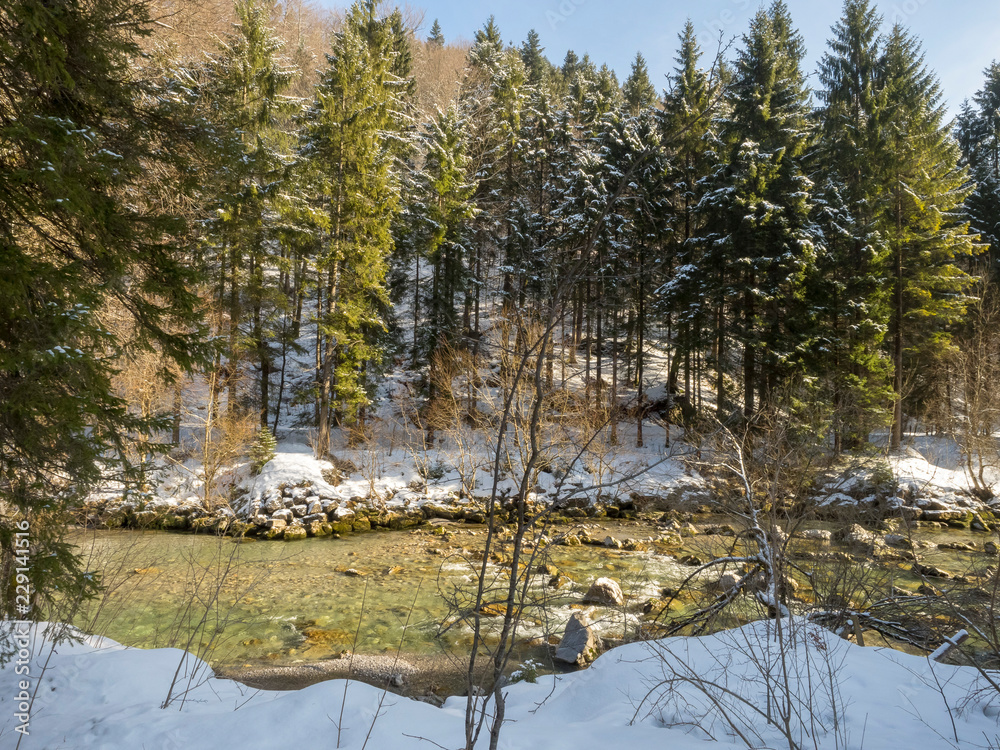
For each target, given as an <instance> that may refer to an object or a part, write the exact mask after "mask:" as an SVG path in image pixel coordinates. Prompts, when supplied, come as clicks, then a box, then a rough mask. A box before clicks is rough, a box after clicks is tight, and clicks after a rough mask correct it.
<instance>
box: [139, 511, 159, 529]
mask: <svg viewBox="0 0 1000 750" xmlns="http://www.w3.org/2000/svg"><path fill="white" fill-rule="evenodd" d="M135 526H136V528H138V529H159V528H162V527H163V514H162V513H157V512H156V511H153V510H140V511H139V512H138V513H136V514H135Z"/></svg>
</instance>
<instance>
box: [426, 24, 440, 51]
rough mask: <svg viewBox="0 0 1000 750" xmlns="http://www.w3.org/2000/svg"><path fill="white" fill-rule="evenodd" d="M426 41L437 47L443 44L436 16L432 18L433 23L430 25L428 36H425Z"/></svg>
mask: <svg viewBox="0 0 1000 750" xmlns="http://www.w3.org/2000/svg"><path fill="white" fill-rule="evenodd" d="M427 43H428V44H435V45H437V46H438V47H443V46H444V34H443V33H442V31H441V24H440V23H438V20H437V19H436V18H435V19H434V25H433V26H431V33H430V36H428V37H427Z"/></svg>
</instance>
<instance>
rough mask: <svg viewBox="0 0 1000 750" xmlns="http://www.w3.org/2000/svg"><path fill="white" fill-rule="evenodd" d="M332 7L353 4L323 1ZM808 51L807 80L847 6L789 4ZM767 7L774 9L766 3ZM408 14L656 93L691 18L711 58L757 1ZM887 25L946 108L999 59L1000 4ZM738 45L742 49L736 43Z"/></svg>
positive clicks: (553, 2)
mask: <svg viewBox="0 0 1000 750" xmlns="http://www.w3.org/2000/svg"><path fill="white" fill-rule="evenodd" d="M322 1H323V2H324V4H326V5H337V6H343V5H346V4H347V2H339V1H337V0H322ZM786 1H787V3H788V7H789V9H790V11H791V13H792V16H793V18H794V19H795V22H796V25H797V26H798V29H799V31H800V32H801V33H802V35H803V36H804V37H805V42H806V46H807V49H808V58H807V61H808V62H807V72H812V70H814V69H815V63H816V61H817V60H818V59H819V58H820V56H821V55H822V54H823V52H824V50H825V48H826V41H827V39H828V38H829V36H830V27H831V26H832V25H833V24H834V23H835V22H836V20H837V18H838V17H839V15H840V11H841V8H842V3H841V2H839V1H837V2H826V1H824V0H786ZM768 2H769V0H768ZM409 4H410V6H411V7H413V8H419V9H423V10H424V11H426V15H425V20H424V26H423V29H422V33H423V35H425V36H426V34H427V31H428V29H430V26H431V24H432V23H433V22H434V19H435V18H437V19H439V21H440V23H441V27H442V30H443V32H444V35H445V38H446V39H456V38H459V37H462V38H465V39H471V38H472V36H473V34H474V33H475V31H476V29H478V28H480V27H481V26H482V25H483V23H484V22H485V21H486V19H487V18H488V17H489V16H490V15H494V16H495V17H496V22H497V24H498V25H499V27H500V30H501V32H502V33H503V36H504V41H507V42H513V43H516V44H518V45H520V43H521V42H522V41H523V40H524V38H525V37H526V36H527V33H528V30H529V29H532V28H533V29H535V30H536V31H537V32H538V34H539V36H540V37H541V41H542V45H543V46H544V47H545V54H546V55H547V56H548V58H549V59H550V60H551V61H552V62H553V63H556V64H559V63H560V62H562V59H563V57H564V56H565V54H566V50H567V49H572V50H574V51H575V52H576V53H577V54H578V55H581V56H582V55H583V53H584V52H588V53H590V56H591V58H592V59H593V60H594V61H595V62H597V63H602V62H606V63H608V65H610V66H611V67H612V68H614V69H615V71H616V72H617V73H618V76H619V78H620V79H622V80H624V78H625V77H626V76H627V75H628V72H629V70H630V68H631V63H632V60H633V59H634V57H635V53H636V52H637V51H640V52H642V54H643V56H644V57H645V58H646V61H647V64H648V65H649V71H650V77H651V78H652V80H653V83H654V84H655V85H656V86H657V88H660V89H662V88H663V87H664V85H665V76H666V74H667V73H668V72H669V71H670V70H672V69H673V66H674V61H673V58H674V55H675V54H676V49H677V34H678V33H679V32H680V30H681V29H682V28H683V25H684V22H685V20H686V19H687V18H688V17H690V18H691V20H692V21H693V22H694V24H695V30H696V31H697V33H698V38H699V41H700V42H701V46H702V49H703V50H704V51H705V52H706V53H710V52H713V51H714V50H715V48H716V46H717V43H718V39H719V36H720V34H722V35H723V37H724V38H726V39H727V40H728V39H730V38H732V37H733V36H739V35H740V34H742V33H743V32H744V31H745V30H746V28H747V22H748V20H749V19H750V17H751V16H752V15H753V13H754V12H755V11H756V10H757V8H758V7H759V5H760V3H759V0H699V2H688V3H682V2H677V1H676V0H674V1H670V0H667V1H666V2H663V1H661V2H649V1H648V0H618V1H617V2H612V1H611V0H506V2H502V3H501V2H496V1H495V0H494V1H493V2H476V1H474V0H410V2H409ZM876 5H877V6H878V8H879V11H880V12H881V13H882V14H883V16H884V17H885V18H886V19H887V26H888V25H889V23H891V22H892V21H896V20H899V21H901V22H902V23H903V24H904V25H906V26H908V27H909V28H910V30H911V31H912V32H913V33H914V34H916V35H917V36H918V37H919V38H920V39H921V40H922V42H923V45H924V51H925V53H926V62H927V64H928V66H929V67H930V68H931V69H932V70H934V71H935V72H936V73H937V74H938V77H939V78H940V80H941V83H942V88H943V90H944V94H945V97H946V99H947V103H948V106H949V109H950V111H951V112H952V113H955V112H957V111H958V107H959V106H960V104H961V102H962V100H963V99H965V98H967V97H970V96H972V94H974V93H975V92H976V91H977V90H978V89H979V88H980V86H981V85H982V82H983V75H982V72H983V69H984V68H985V67H986V66H987V65H989V63H990V62H991V61H992V60H994V59H1000V2H998V1H997V0H960V1H959V2H948V1H947V0H881V1H879V2H876ZM737 43H738V42H737Z"/></svg>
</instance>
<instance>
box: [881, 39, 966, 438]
mask: <svg viewBox="0 0 1000 750" xmlns="http://www.w3.org/2000/svg"><path fill="white" fill-rule="evenodd" d="M880 77H881V81H880V82H881V87H882V90H883V93H884V96H885V101H886V105H885V106H886V112H885V115H884V125H883V127H884V128H885V135H886V137H885V144H886V147H885V154H886V166H885V168H886V177H887V188H888V190H887V192H886V194H885V195H884V197H883V202H882V206H881V208H882V229H883V231H884V233H885V235H886V239H887V242H888V245H889V249H890V252H891V259H892V260H891V263H892V265H891V272H890V276H889V278H890V280H891V283H892V288H893V299H892V313H891V323H890V331H891V343H892V349H891V358H892V362H893V392H894V408H893V421H892V432H891V436H890V448H891V449H893V450H896V449H898V448H899V447H900V445H901V442H902V435H903V400H904V397H905V395H906V394H905V393H904V385H905V384H906V381H907V380H913V381H914V385H915V387H914V391H913V395H912V396H911V399H910V400H911V403H912V405H913V407H914V408H915V409H917V408H924V409H926V403H924V402H925V400H927V399H929V398H930V397H931V396H932V395H933V394H934V393H935V391H938V397H939V398H940V397H941V395H942V394H941V393H940V390H943V388H940V385H941V384H940V381H939V380H937V379H936V378H935V373H938V372H940V369H941V368H938V367H935V366H934V365H935V364H936V362H937V361H938V360H940V358H941V357H942V355H943V354H944V353H945V352H946V351H947V348H948V346H949V345H950V338H951V337H950V333H949V327H950V326H952V325H953V324H954V323H956V322H957V321H958V320H959V319H960V318H961V316H962V315H964V313H965V309H966V306H967V305H968V303H969V301H970V300H969V298H968V297H967V296H966V292H967V290H968V288H969V286H970V285H971V283H972V281H973V279H972V277H970V276H969V275H968V274H967V273H966V272H965V271H964V270H962V269H961V268H959V266H958V265H957V264H956V259H957V258H958V257H961V256H967V255H970V254H972V252H973V238H972V236H971V235H970V234H969V233H968V225H967V224H966V223H965V221H964V219H960V218H958V216H957V215H956V209H957V208H958V206H960V205H961V204H962V202H963V201H964V200H965V198H966V196H967V195H968V193H969V190H968V189H967V188H966V185H967V183H968V174H967V172H966V170H965V169H963V168H960V167H959V161H960V151H959V148H958V144H957V143H956V141H955V140H954V138H953V137H952V136H951V133H950V132H949V129H948V127H947V126H946V124H945V119H944V117H945V109H944V105H943V103H942V101H941V92H940V87H939V86H938V83H937V80H936V78H935V77H934V75H933V74H932V73H930V72H929V71H928V70H927V69H926V67H925V66H924V61H923V54H922V52H921V50H920V45H919V43H918V42H917V41H916V40H915V39H914V38H913V37H911V36H910V35H909V34H908V33H907V32H906V31H904V30H903V29H902V28H901V27H900V26H898V25H897V26H896V27H894V28H893V30H892V32H891V33H890V34H889V36H888V38H887V40H886V44H885V51H884V53H883V56H882V62H881V66H880Z"/></svg>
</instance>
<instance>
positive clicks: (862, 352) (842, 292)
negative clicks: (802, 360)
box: [809, 0, 891, 452]
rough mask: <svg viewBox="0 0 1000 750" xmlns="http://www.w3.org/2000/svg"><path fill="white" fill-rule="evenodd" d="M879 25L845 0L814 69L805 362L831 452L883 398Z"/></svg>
mask: <svg viewBox="0 0 1000 750" xmlns="http://www.w3.org/2000/svg"><path fill="white" fill-rule="evenodd" d="M880 25H881V18H880V17H879V16H878V14H877V13H876V12H875V9H874V8H873V7H871V5H870V4H869V2H868V0H847V2H845V4H844V11H843V15H842V17H841V19H840V20H839V21H838V22H837V24H836V25H835V26H834V27H833V34H834V36H833V38H832V39H831V40H830V42H829V50H828V51H827V53H826V54H825V55H824V56H823V58H822V60H821V62H820V69H819V81H820V83H821V84H822V86H823V88H822V89H821V90H820V92H819V96H820V98H821V100H822V101H823V106H822V107H821V108H820V110H819V112H818V119H819V127H820V132H821V138H820V141H819V143H818V148H817V156H816V163H815V166H816V167H817V169H818V174H820V175H822V176H821V177H818V178H817V181H818V182H819V190H818V192H819V195H820V196H821V200H820V202H819V206H820V212H819V214H818V215H817V222H818V223H819V225H820V226H821V227H822V230H823V234H824V237H825V242H824V248H823V252H822V253H821V254H820V257H819V261H818V266H817V269H816V273H815V274H814V275H813V277H812V279H811V282H810V292H809V298H810V299H811V300H813V305H814V311H813V312H814V317H815V319H816V321H817V324H818V325H817V330H816V333H815V343H814V345H813V346H812V347H811V348H810V357H811V360H812V361H811V364H810V367H811V369H812V370H813V371H814V372H816V373H817V375H818V376H819V382H820V391H821V393H822V394H823V398H825V399H827V400H828V402H829V403H830V406H831V417H832V422H833V424H832V426H833V434H834V449H835V450H836V451H838V452H839V451H840V450H841V449H842V448H845V447H847V448H856V447H860V446H861V445H863V444H865V443H866V442H867V440H868V435H869V434H870V433H871V432H872V431H873V430H874V429H876V428H877V427H881V426H884V425H885V424H886V423H887V422H888V417H889V413H888V410H887V409H886V404H887V403H888V402H889V401H890V400H891V391H890V390H889V384H890V376H891V362H890V361H889V359H888V358H886V357H885V356H884V355H883V352H882V349H881V347H882V342H883V341H884V339H885V335H886V332H887V329H888V315H889V298H888V294H887V286H886V285H885V284H884V283H883V279H884V277H885V274H886V273H887V269H888V253H889V251H888V248H887V246H886V244H885V241H884V235H883V233H882V232H881V231H880V221H881V219H880V216H881V214H880V209H879V206H880V197H881V196H882V195H883V194H884V192H885V190H886V177H885V171H884V168H883V162H884V158H885V151H884V143H883V137H884V125H883V118H884V112H885V101H884V96H883V94H882V90H881V83H880V80H879V69H880V65H881V62H880V60H881V50H880V49H879V27H880Z"/></svg>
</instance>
